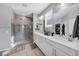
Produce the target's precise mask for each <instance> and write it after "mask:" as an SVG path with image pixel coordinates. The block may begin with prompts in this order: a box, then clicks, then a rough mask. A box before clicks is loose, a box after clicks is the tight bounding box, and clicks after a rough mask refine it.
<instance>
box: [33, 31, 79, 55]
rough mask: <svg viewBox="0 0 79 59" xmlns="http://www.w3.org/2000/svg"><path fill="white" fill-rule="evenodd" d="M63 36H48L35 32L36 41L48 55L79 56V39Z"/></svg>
mask: <svg viewBox="0 0 79 59" xmlns="http://www.w3.org/2000/svg"><path fill="white" fill-rule="evenodd" d="M65 39H66V38H64V37H62V36H58V35H55V36H53V37H52V36H46V35H44V34H43V33H40V32H38V31H36V32H34V43H35V44H36V45H37V46H38V47H39V48H40V49H41V51H42V52H43V53H44V54H45V55H46V56H79V40H74V41H72V42H71V41H68V40H65Z"/></svg>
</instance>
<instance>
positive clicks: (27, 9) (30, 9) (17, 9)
mask: <svg viewBox="0 0 79 59" xmlns="http://www.w3.org/2000/svg"><path fill="white" fill-rule="evenodd" d="M49 4H50V3H6V4H5V5H7V6H9V7H11V8H12V9H13V12H14V13H15V14H16V15H23V16H32V13H37V14H40V12H42V11H43V10H44V9H45V8H46V7H47V6H48V5H49Z"/></svg>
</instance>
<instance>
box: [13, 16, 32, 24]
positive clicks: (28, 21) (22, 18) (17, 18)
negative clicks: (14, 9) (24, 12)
mask: <svg viewBox="0 0 79 59" xmlns="http://www.w3.org/2000/svg"><path fill="white" fill-rule="evenodd" d="M31 21H32V18H29V17H25V16H15V19H14V20H13V23H14V24H20V25H29V24H31Z"/></svg>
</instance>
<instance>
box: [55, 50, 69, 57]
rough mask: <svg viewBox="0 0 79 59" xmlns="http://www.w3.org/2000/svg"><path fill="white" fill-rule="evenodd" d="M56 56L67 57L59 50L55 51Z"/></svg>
mask: <svg viewBox="0 0 79 59" xmlns="http://www.w3.org/2000/svg"><path fill="white" fill-rule="evenodd" d="M55 55H56V56H68V55H67V54H66V53H65V52H62V51H61V50H59V49H56V54H55Z"/></svg>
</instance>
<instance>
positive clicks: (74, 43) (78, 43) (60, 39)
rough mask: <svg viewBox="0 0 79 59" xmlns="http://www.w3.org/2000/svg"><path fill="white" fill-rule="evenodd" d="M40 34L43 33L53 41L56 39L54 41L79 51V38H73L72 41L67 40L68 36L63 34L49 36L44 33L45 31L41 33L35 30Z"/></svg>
mask: <svg viewBox="0 0 79 59" xmlns="http://www.w3.org/2000/svg"><path fill="white" fill-rule="evenodd" d="M34 33H36V34H38V35H41V36H43V37H45V38H47V39H49V40H51V41H54V42H57V43H60V44H62V45H65V46H67V47H69V48H72V49H75V50H77V51H79V40H73V41H72V42H71V41H67V39H66V38H64V37H63V36H58V35H55V36H47V35H44V34H43V33H40V32H38V31H37V32H34Z"/></svg>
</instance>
